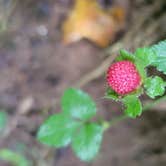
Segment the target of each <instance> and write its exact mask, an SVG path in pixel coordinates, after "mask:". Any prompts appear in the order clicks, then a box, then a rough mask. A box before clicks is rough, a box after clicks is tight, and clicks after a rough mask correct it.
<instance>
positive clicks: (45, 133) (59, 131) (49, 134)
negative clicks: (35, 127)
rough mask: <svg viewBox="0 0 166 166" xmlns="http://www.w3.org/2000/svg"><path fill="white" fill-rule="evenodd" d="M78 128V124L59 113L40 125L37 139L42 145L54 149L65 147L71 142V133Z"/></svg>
mask: <svg viewBox="0 0 166 166" xmlns="http://www.w3.org/2000/svg"><path fill="white" fill-rule="evenodd" d="M78 126H79V123H78V122H75V121H73V120H71V119H70V118H69V117H67V116H66V115H63V114H61V113H59V114H56V115H53V116H51V117H50V118H48V119H47V120H46V122H45V123H44V124H42V126H41V127H40V129H39V131H38V134H37V137H38V140H39V141H40V142H42V143H43V144H47V145H51V146H55V147H65V146H67V145H68V144H69V143H70V142H71V139H72V136H73V133H74V132H75V130H76V129H77V127H78Z"/></svg>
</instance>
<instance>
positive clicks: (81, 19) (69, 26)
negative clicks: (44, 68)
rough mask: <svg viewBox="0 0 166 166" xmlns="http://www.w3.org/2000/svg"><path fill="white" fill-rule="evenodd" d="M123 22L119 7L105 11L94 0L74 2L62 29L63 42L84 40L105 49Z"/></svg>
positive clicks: (77, 0)
mask: <svg viewBox="0 0 166 166" xmlns="http://www.w3.org/2000/svg"><path fill="white" fill-rule="evenodd" d="M124 22H125V12H124V9H123V8H121V7H112V8H110V9H107V10H106V9H103V8H102V7H101V6H100V5H99V4H98V2H97V1H96V0H75V4H74V8H73V10H72V11H71V13H70V15H69V17H68V18H67V20H66V21H65V22H64V24H63V27H62V29H63V35H64V37H63V38H64V42H65V43H71V42H76V41H79V40H80V39H82V38H86V39H89V40H91V41H93V42H94V43H96V44H97V45H98V46H100V47H106V46H107V45H108V44H109V43H110V41H112V40H113V39H114V37H115V34H116V32H117V31H119V30H120V29H122V27H123V26H124Z"/></svg>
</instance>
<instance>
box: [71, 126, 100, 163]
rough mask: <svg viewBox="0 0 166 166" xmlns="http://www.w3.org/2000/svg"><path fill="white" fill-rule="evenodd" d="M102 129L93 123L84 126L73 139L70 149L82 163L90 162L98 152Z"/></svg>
mask: <svg viewBox="0 0 166 166" xmlns="http://www.w3.org/2000/svg"><path fill="white" fill-rule="evenodd" d="M102 134H103V129H102V127H101V126H99V125H98V124H95V123H91V124H86V125H84V126H83V127H82V128H81V129H80V131H79V132H78V135H77V136H75V137H74V139H73V142H72V148H73V150H74V152H75V153H76V155H77V156H78V157H79V158H80V159H81V160H83V161H90V160H92V159H93V158H94V157H95V156H96V154H97V153H98V151H99V148H100V144H101V141H102Z"/></svg>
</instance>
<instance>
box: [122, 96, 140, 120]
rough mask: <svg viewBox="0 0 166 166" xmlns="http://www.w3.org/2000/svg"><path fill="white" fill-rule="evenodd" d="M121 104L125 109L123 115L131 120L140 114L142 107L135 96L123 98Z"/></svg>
mask: <svg viewBox="0 0 166 166" xmlns="http://www.w3.org/2000/svg"><path fill="white" fill-rule="evenodd" d="M123 103H124V105H125V107H126V109H125V114H126V115H127V116H129V117H131V118H136V117H137V116H140V115H141V113H142V105H141V102H140V100H139V99H138V97H136V96H135V95H128V96H126V97H124V98H123Z"/></svg>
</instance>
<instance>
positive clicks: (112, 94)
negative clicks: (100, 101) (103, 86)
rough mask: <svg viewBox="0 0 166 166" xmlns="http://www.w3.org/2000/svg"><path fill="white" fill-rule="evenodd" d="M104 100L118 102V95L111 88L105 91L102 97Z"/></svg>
mask: <svg viewBox="0 0 166 166" xmlns="http://www.w3.org/2000/svg"><path fill="white" fill-rule="evenodd" d="M104 98H106V99H112V100H115V101H119V100H120V98H119V95H118V94H117V93H116V92H115V91H114V90H112V89H111V88H108V89H107V91H106V95H105V96H104Z"/></svg>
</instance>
